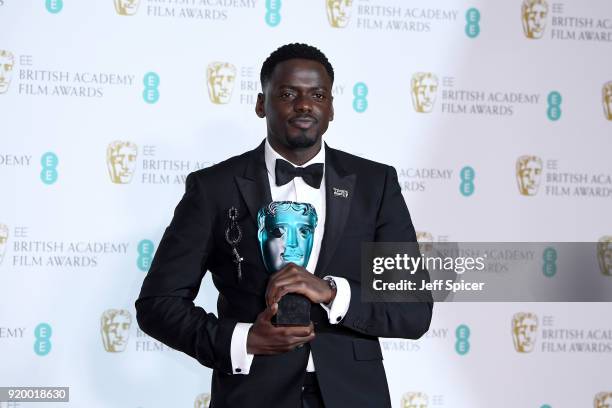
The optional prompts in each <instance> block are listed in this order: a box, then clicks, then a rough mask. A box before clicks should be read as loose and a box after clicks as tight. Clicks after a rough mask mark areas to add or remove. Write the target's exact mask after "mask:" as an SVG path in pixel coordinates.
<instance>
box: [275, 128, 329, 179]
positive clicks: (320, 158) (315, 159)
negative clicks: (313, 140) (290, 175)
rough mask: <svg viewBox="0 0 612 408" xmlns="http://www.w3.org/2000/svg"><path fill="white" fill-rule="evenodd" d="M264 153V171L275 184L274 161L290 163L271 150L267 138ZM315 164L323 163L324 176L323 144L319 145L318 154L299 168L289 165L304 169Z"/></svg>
mask: <svg viewBox="0 0 612 408" xmlns="http://www.w3.org/2000/svg"><path fill="white" fill-rule="evenodd" d="M264 152H265V158H266V169H267V170H268V174H269V175H270V177H271V178H272V182H273V183H276V173H275V171H274V170H275V169H276V159H281V160H285V161H286V162H288V163H291V162H290V161H289V160H287V159H285V158H284V157H283V156H281V155H280V154H279V153H278V152H277V151H276V150H274V149H273V148H272V146H270V143H269V142H268V138H266V142H265V148H264ZM315 163H323V165H324V166H323V174H325V146H324V145H323V143H321V150H319V152H318V153H317V154H316V155H315V157H313V158H312V159H310V160H308V161H307V162H306V163H304V164H303V165H301V166H297V165H295V164H293V163H291V165H292V166H293V167H306V166H310V165H311V164H315Z"/></svg>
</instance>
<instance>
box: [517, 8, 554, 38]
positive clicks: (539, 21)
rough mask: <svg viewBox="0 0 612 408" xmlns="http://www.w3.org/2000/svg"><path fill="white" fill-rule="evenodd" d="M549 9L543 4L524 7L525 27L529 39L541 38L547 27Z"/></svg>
mask: <svg viewBox="0 0 612 408" xmlns="http://www.w3.org/2000/svg"><path fill="white" fill-rule="evenodd" d="M547 14H548V7H547V6H546V5H545V4H543V3H532V4H529V3H525V4H524V6H523V25H524V27H525V34H526V35H527V37H529V38H541V37H542V35H543V34H544V28H545V27H546V15H547Z"/></svg>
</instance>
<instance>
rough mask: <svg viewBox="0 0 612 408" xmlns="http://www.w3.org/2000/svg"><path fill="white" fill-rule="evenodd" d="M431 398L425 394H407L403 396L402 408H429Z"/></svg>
mask: <svg viewBox="0 0 612 408" xmlns="http://www.w3.org/2000/svg"><path fill="white" fill-rule="evenodd" d="M428 404H429V397H428V396H427V394H425V393H423V392H407V393H405V394H404V395H402V402H401V403H400V407H401V408H427V406H428Z"/></svg>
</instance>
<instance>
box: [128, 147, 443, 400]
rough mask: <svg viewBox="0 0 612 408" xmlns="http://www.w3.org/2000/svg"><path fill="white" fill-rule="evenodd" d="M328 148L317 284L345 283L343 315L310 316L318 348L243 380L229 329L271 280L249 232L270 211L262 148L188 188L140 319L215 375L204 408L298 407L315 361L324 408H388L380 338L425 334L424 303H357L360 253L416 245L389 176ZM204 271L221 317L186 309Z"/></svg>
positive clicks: (142, 299) (275, 360)
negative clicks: (234, 229)
mask: <svg viewBox="0 0 612 408" xmlns="http://www.w3.org/2000/svg"><path fill="white" fill-rule="evenodd" d="M325 149H326V151H325V157H326V159H325V181H326V188H327V191H326V206H327V207H326V208H327V210H326V211H327V214H326V222H325V233H324V236H323V241H322V246H321V252H320V255H319V260H318V262H317V267H316V271H315V274H316V275H317V276H319V277H323V276H325V275H334V276H341V277H344V278H346V279H347V280H348V282H349V284H350V286H351V302H350V306H349V309H348V312H347V314H346V316H345V317H344V319H342V321H341V322H339V324H334V325H332V324H330V323H329V321H328V320H327V315H326V313H325V311H324V310H323V309H322V308H321V307H320V306H318V305H313V307H312V315H311V319H312V321H313V322H314V324H315V333H316V338H315V339H314V340H313V341H312V342H310V343H309V344H308V345H307V346H306V347H301V348H298V349H296V350H295V351H292V352H288V353H284V354H280V355H275V356H257V355H256V356H255V357H254V359H253V363H252V365H251V370H250V373H249V374H248V375H241V374H233V373H232V364H231V357H230V344H231V338H232V333H233V330H234V326H235V325H236V323H237V322H254V321H255V319H256V318H257V315H258V314H259V313H260V312H261V311H263V310H264V309H265V307H266V305H265V299H264V293H265V290H266V285H267V282H268V278H269V273H268V272H267V270H266V268H265V266H264V264H263V259H262V256H261V254H260V250H259V243H258V239H257V224H256V214H257V211H258V210H259V208H261V207H262V206H263V205H266V204H267V203H269V202H270V201H271V194H270V186H269V182H268V176H267V172H266V166H265V161H264V143H261V144H260V145H259V147H257V148H256V149H255V150H252V151H249V152H246V153H244V154H242V155H240V156H236V157H232V158H230V159H228V160H226V161H224V162H221V163H219V164H216V165H214V166H212V167H209V168H206V169H203V170H199V171H196V172H193V173H191V174H189V176H188V177H187V180H186V188H185V194H184V196H183V198H182V199H181V201H180V202H179V204H178V206H177V207H176V210H175V212H174V217H173V218H172V221H171V223H170V225H169V226H168V228H167V229H166V231H165V233H164V235H163V237H162V240H161V242H160V244H159V247H158V249H157V252H156V253H155V257H154V259H153V263H152V265H151V268H150V269H149V272H148V274H147V276H146V278H145V279H144V282H143V285H142V290H141V292H140V296H139V298H138V300H137V301H136V311H137V320H138V324H139V325H140V327H141V328H142V330H143V331H144V332H145V333H147V334H149V335H150V336H152V337H154V338H156V339H158V340H159V341H162V342H163V343H165V344H167V345H168V346H170V347H173V348H175V349H177V350H180V351H183V352H185V353H187V354H188V355H190V356H192V357H194V358H195V359H197V360H198V361H199V362H200V363H201V364H203V365H205V366H207V367H210V368H212V369H213V377H212V387H211V389H212V392H211V394H212V399H211V408H224V407H231V408H235V407H252V408H259V407H266V408H268V407H278V408H298V407H300V393H301V386H302V383H303V379H304V375H305V372H306V364H307V362H308V352H309V351H311V350H312V356H313V359H314V363H315V368H316V375H317V378H318V380H319V385H320V388H321V393H322V396H323V400H324V402H325V406H326V407H327V408H336V407H338V408H339V407H351V408H358V407H376V408H378V407H390V406H391V401H390V397H389V390H388V385H387V380H386V377H385V372H384V368H383V364H382V358H383V357H382V353H381V349H380V344H379V342H378V337H379V336H380V337H395V338H408V339H417V338H419V337H420V336H422V335H423V334H424V333H425V332H426V331H427V330H428V328H429V323H430V320H431V313H432V306H433V303H432V302H431V299H429V298H428V299H425V301H423V302H408V303H365V302H362V301H361V295H360V293H361V286H360V271H361V270H360V255H359V254H360V252H361V243H362V242H371V241H382V242H391V241H394V242H400V241H413V242H414V241H416V235H415V231H414V227H413V226H412V222H411V220H410V215H409V213H408V209H407V207H406V204H405V202H404V198H403V197H402V194H401V191H400V187H399V184H398V181H397V174H396V172H395V170H394V169H393V168H392V167H390V166H387V165H383V164H379V163H376V162H373V161H369V160H366V159H363V158H360V157H357V156H353V155H350V154H348V153H345V152H342V151H339V150H335V149H332V148H329V147H328V146H327V145H325ZM334 189H337V190H336V193H334ZM340 190H344V191H346V192H347V193H348V195H346V194H344V193H340V192H339V191H340ZM231 207H236V208H237V209H238V212H239V218H238V223H239V225H240V227H241V228H242V231H243V237H242V240H241V242H240V243H239V244H238V250H239V252H240V255H241V256H242V257H244V261H243V263H242V279H241V280H240V281H239V280H238V278H237V272H236V264H235V263H234V261H233V260H234V257H233V255H232V251H231V247H230V245H229V244H227V242H226V241H225V230H226V227H227V225H228V210H229V208H231ZM206 271H210V273H211V274H212V278H213V282H214V284H215V286H216V287H217V289H218V290H219V297H218V300H217V308H218V317H217V316H215V315H214V314H212V313H207V312H206V311H205V310H204V309H202V308H201V307H196V306H194V303H193V300H194V298H195V297H196V295H197V294H198V291H199V288H200V283H201V281H202V277H203V276H204V274H205V273H206Z"/></svg>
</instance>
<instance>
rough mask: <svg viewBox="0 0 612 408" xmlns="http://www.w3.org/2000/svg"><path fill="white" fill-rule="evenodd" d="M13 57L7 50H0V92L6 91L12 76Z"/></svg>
mask: <svg viewBox="0 0 612 408" xmlns="http://www.w3.org/2000/svg"><path fill="white" fill-rule="evenodd" d="M13 65H14V58H13V54H12V53H11V52H9V51H4V50H0V94H1V93H5V92H6V91H8V88H9V85H10V84H11V77H12V76H13Z"/></svg>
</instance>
